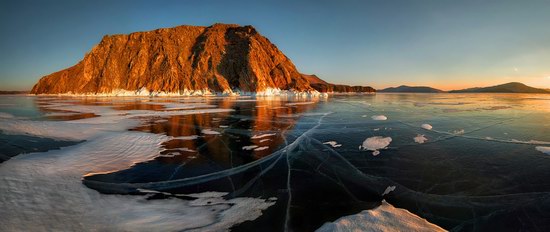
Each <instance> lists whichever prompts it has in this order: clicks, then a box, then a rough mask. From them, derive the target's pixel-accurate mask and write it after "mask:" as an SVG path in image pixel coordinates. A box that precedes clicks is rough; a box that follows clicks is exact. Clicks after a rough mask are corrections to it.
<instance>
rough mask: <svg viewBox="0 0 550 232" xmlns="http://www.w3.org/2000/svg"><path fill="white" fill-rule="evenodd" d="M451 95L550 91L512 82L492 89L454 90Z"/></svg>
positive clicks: (491, 87)
mask: <svg viewBox="0 0 550 232" xmlns="http://www.w3.org/2000/svg"><path fill="white" fill-rule="evenodd" d="M449 93H550V91H548V90H544V89H537V88H533V87H531V86H527V85H525V84H523V83H519V82H510V83H506V84H502V85H495V86H490V87H483V88H481V87H476V88H469V89H461V90H452V91H449Z"/></svg>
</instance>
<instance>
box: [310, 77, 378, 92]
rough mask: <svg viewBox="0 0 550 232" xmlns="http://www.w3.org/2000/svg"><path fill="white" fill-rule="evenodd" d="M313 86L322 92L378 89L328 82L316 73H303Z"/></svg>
mask: <svg viewBox="0 0 550 232" xmlns="http://www.w3.org/2000/svg"><path fill="white" fill-rule="evenodd" d="M302 76H304V77H305V78H306V79H307V80H308V81H309V84H310V86H311V87H312V88H314V89H315V90H317V91H319V92H321V93H374V92H376V90H375V89H374V88H372V87H370V86H349V85H336V84H331V83H328V82H326V81H324V80H322V79H321V78H319V77H317V76H316V75H306V74H302Z"/></svg>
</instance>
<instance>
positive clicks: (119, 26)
mask: <svg viewBox="0 0 550 232" xmlns="http://www.w3.org/2000/svg"><path fill="white" fill-rule="evenodd" d="M216 22H223V23H237V24H242V25H248V24H250V25H253V26H255V27H256V28H257V29H258V31H259V32H260V33H262V34H263V35H265V36H266V37H268V38H269V39H270V40H271V41H272V42H273V43H275V44H276V45H277V46H278V47H279V48H280V49H281V50H282V51H283V52H284V53H285V54H286V55H287V56H288V57H290V58H291V59H292V61H293V62H294V63H295V64H296V66H297V67H298V69H299V70H300V71H301V72H303V73H315V74H317V75H319V76H320V77H321V78H323V79H325V80H327V81H330V82H335V83H341V84H360V85H371V86H373V87H376V88H381V87H387V86H395V85H401V84H409V85H432V86H434V87H439V88H443V89H450V88H455V87H456V88H458V87H469V86H484V85H490V84H498V83H504V82H510V81H522V82H525V83H527V84H531V85H534V86H538V87H545V88H550V1H505V0H500V1H446V0H434V1H429V0H419V1H408V0H404V1H382V0H381V1H323V0H319V1H259V0H258V1H236V0H235V1H203V0H201V1H199V0H194V1H106V0H102V1H76V0H75V1H25V0H2V1H1V2H0V31H1V36H0V90H24V89H30V88H32V85H33V84H34V83H35V82H36V81H37V80H38V79H39V78H40V77H42V76H44V75H47V74H49V73H52V72H54V71H58V70H60V69H64V68H67V67H70V66H72V65H74V64H76V63H77V62H78V61H79V60H80V59H82V57H83V56H84V54H85V53H86V52H87V51H89V50H90V49H91V48H92V47H93V45H94V44H96V43H98V42H99V41H100V40H101V38H102V36H103V35H105V34H118V33H129V32H134V31H144V30H152V29H156V28H160V27H172V26H176V25H182V24H188V25H211V24H213V23H216Z"/></svg>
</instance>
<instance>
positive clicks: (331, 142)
mask: <svg viewBox="0 0 550 232" xmlns="http://www.w3.org/2000/svg"><path fill="white" fill-rule="evenodd" d="M323 144H328V145H330V146H332V147H341V146H342V144H338V142H336V141H328V142H324V143H323Z"/></svg>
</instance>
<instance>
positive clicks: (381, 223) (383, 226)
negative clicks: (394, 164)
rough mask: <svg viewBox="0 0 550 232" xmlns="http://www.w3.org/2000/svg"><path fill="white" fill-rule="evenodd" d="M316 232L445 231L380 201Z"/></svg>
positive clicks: (325, 225) (329, 223)
mask: <svg viewBox="0 0 550 232" xmlns="http://www.w3.org/2000/svg"><path fill="white" fill-rule="evenodd" d="M317 231H318V232H325V231H326V232H328V231H426V232H427V231H445V230H444V229H443V228H441V227H439V226H437V225H434V224H432V223H430V222H428V221H426V220H425V219H423V218H421V217H418V216H416V215H414V214H412V213H411V212H409V211H408V210H405V209H400V208H395V207H393V205H391V204H389V203H387V202H386V201H382V204H381V205H380V206H378V207H377V208H376V209H373V210H364V211H362V212H361V213H358V214H355V215H350V216H345V217H342V218H339V219H338V220H336V221H334V222H327V223H325V224H324V225H323V226H322V227H321V228H319V229H318V230H317Z"/></svg>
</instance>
